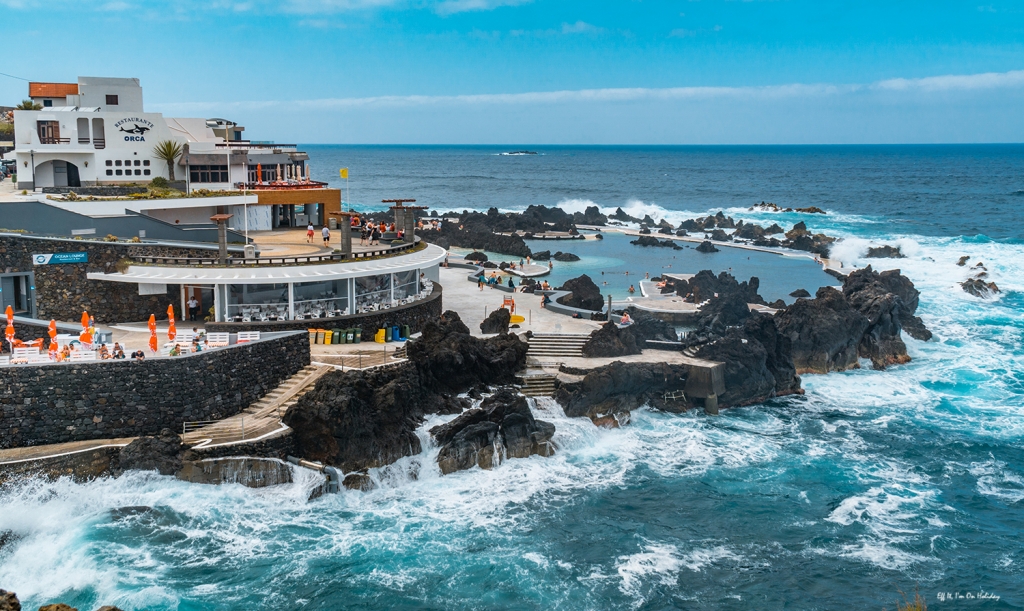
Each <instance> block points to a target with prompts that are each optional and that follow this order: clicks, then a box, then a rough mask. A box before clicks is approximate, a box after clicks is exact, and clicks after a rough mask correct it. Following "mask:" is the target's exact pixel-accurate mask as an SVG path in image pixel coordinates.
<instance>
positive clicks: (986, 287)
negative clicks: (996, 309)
mask: <svg viewBox="0 0 1024 611" xmlns="http://www.w3.org/2000/svg"><path fill="white" fill-rule="evenodd" d="M960 287H961V288H962V289H963V290H964V292H965V293H968V294H970V295H974V296H975V297H980V298H981V299H988V298H989V297H991V296H992V294H993V293H998V292H1000V291H999V287H998V286H996V283H995V282H985V281H984V280H982V279H980V278H969V279H967V280H964V281H963V282H961V283H960Z"/></svg>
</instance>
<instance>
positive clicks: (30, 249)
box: [0, 235, 215, 324]
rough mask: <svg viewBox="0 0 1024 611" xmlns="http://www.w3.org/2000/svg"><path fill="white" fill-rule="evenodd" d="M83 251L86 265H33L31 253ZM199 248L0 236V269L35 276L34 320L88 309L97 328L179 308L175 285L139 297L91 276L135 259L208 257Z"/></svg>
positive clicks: (132, 287) (129, 288)
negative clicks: (172, 305) (98, 325)
mask: <svg viewBox="0 0 1024 611" xmlns="http://www.w3.org/2000/svg"><path fill="white" fill-rule="evenodd" d="M58 252H86V253H88V255H89V262H88V263H72V264H65V265H33V263H32V254H34V253H58ZM211 252H215V251H210V250H206V249H201V248H179V247H172V246H162V245H155V244H154V245H147V244H130V243H124V242H121V243H116V242H100V241H92V240H68V239H58V238H54V239H40V238H34V237H19V236H12V235H2V236H0V270H3V271H4V272H5V273H14V272H34V273H35V287H36V290H35V302H36V318H40V319H50V318H54V319H57V320H60V321H67V322H76V321H78V320H80V319H81V317H82V311H83V310H87V311H88V312H89V313H90V314H92V315H93V317H95V318H96V322H97V323H100V324H104V323H114V322H135V321H143V320H149V315H150V314H156V317H157V318H158V319H161V320H164V319H166V318H167V306H168V305H169V304H174V306H175V309H178V308H180V307H181V305H180V304H181V294H180V288H179V287H178V285H176V284H173V285H168V286H167V294H165V295H139V288H138V285H136V284H128V283H122V282H105V281H102V280H88V279H87V278H86V274H87V273H90V272H108V273H116V270H117V266H118V263H119V262H120V261H122V260H123V259H127V258H132V257H136V256H148V257H208V256H211Z"/></svg>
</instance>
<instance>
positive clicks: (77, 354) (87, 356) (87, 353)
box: [71, 350, 96, 362]
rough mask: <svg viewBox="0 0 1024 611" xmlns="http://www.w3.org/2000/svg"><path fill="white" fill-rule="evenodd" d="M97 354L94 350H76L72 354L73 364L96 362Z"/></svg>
mask: <svg viewBox="0 0 1024 611" xmlns="http://www.w3.org/2000/svg"><path fill="white" fill-rule="evenodd" d="M95 360H96V353H95V352H93V351H92V350H75V351H74V352H72V353H71V362H76V361H95Z"/></svg>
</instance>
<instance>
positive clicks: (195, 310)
mask: <svg viewBox="0 0 1024 611" xmlns="http://www.w3.org/2000/svg"><path fill="white" fill-rule="evenodd" d="M197 316H199V302H198V301H196V296H195V295H192V297H190V298H189V300H188V319H189V320H191V321H192V322H195V321H196V317H197Z"/></svg>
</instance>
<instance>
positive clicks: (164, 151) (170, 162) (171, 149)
mask: <svg viewBox="0 0 1024 611" xmlns="http://www.w3.org/2000/svg"><path fill="white" fill-rule="evenodd" d="M181 153H182V148H181V143H180V142H175V141H174V140H164V141H162V142H159V143H158V144H157V145H156V146H155V147H153V156H154V157H156V158H157V159H163V160H164V161H166V162H167V179H168V180H174V160H175V159H177V158H178V157H181Z"/></svg>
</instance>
